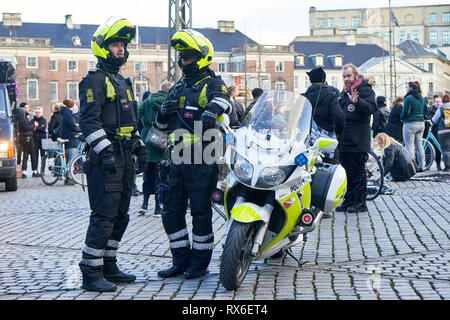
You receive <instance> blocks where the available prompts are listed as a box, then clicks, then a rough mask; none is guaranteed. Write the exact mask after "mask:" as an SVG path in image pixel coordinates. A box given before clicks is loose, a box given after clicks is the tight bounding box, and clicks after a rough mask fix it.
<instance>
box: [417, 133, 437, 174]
mask: <svg viewBox="0 0 450 320" xmlns="http://www.w3.org/2000/svg"><path fill="white" fill-rule="evenodd" d="M431 128H432V127H430V129H429V130H428V134H427V137H426V138H425V139H422V146H423V150H424V151H425V166H424V168H423V170H424V171H425V170H428V169H430V168H431V166H432V165H433V162H434V159H435V158H436V150H435V149H434V147H433V145H434V146H436V148H437V149H438V150H439V151H440V152H441V153H442V148H441V145H440V144H439V141H438V139H436V137H435V136H434V134H433V132H432V131H431ZM416 161H417V156H416Z"/></svg>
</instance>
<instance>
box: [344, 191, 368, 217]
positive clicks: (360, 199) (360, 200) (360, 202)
mask: <svg viewBox="0 0 450 320" xmlns="http://www.w3.org/2000/svg"><path fill="white" fill-rule="evenodd" d="M366 196H367V194H366V193H362V194H360V195H358V196H357V197H356V199H357V201H356V202H355V204H353V205H352V206H350V207H348V208H347V213H360V212H368V211H369V209H367V205H366Z"/></svg>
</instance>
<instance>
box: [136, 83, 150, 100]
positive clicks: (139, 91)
mask: <svg viewBox="0 0 450 320" xmlns="http://www.w3.org/2000/svg"><path fill="white" fill-rule="evenodd" d="M145 91H148V82H147V81H135V82H134V92H135V93H136V98H138V99H142V96H143V95H144V92H145Z"/></svg>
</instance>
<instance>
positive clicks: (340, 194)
mask: <svg viewBox="0 0 450 320" xmlns="http://www.w3.org/2000/svg"><path fill="white" fill-rule="evenodd" d="M346 191H347V177H346V173H345V169H344V168H343V167H342V166H341V165H331V164H325V163H324V164H323V166H322V167H318V168H317V171H316V173H315V174H314V177H313V178H312V182H311V204H312V205H313V206H314V207H316V208H319V209H320V210H322V211H325V212H332V211H333V210H334V208H335V207H337V206H338V205H339V204H340V203H341V202H342V199H343V198H344V195H345V192H346Z"/></svg>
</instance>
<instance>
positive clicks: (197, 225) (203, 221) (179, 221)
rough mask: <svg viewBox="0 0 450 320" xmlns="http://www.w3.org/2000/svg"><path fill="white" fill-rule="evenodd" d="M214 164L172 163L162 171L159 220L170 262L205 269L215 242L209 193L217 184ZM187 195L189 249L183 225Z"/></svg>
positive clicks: (187, 237) (184, 222)
mask: <svg viewBox="0 0 450 320" xmlns="http://www.w3.org/2000/svg"><path fill="white" fill-rule="evenodd" d="M217 174H218V169H217V165H215V164H212V165H207V164H180V165H174V164H171V165H170V166H169V167H168V172H167V173H166V174H164V173H161V182H162V183H163V184H162V185H163V186H164V188H165V189H166V190H164V192H163V194H164V196H163V199H164V200H163V204H164V207H163V211H162V222H163V226H164V230H165V231H166V233H167V235H168V237H169V241H170V250H171V253H172V257H173V264H174V265H178V266H183V267H184V266H186V267H188V266H189V267H192V268H196V269H206V268H207V267H208V265H209V263H210V261H211V256H212V250H213V246H214V233H213V228H212V208H211V201H210V196H211V192H212V190H213V189H214V188H215V187H216V184H217ZM188 199H189V202H190V206H191V215H192V240H193V241H192V249H191V246H190V241H189V235H188V234H189V232H188V229H187V225H186V218H185V216H186V207H187V200H188Z"/></svg>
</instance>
